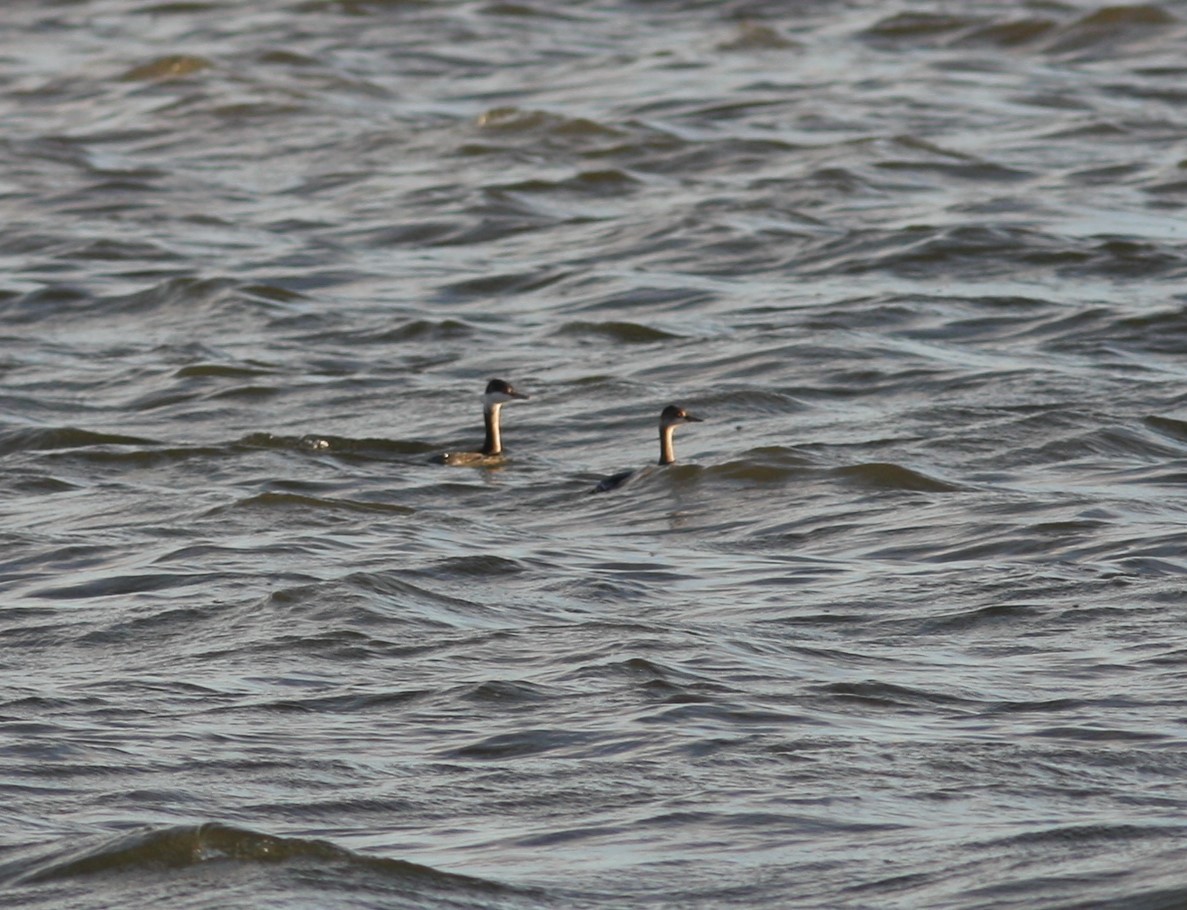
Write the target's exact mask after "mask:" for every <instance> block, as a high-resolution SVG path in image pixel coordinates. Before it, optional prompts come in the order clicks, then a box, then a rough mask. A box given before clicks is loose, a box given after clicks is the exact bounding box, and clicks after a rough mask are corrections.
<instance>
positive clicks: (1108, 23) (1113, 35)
mask: <svg viewBox="0 0 1187 910" xmlns="http://www.w3.org/2000/svg"><path fill="white" fill-rule="evenodd" d="M1178 22H1179V20H1178V19H1176V18H1175V17H1174V16H1172V15H1171V14H1170V13H1168V12H1167V11H1166V10H1164V9H1163V8H1162V7H1160V6H1154V5H1152V4H1134V5H1118V6H1106V7H1103V8H1101V9H1098V10H1096V11H1095V12H1092V13H1088V14H1087V15H1085V16H1083V17H1081V18H1080V19H1077V20H1075V21H1074V22H1072V23H1070V24H1069V25H1065V26H1063V27H1062V28H1060V29H1059V30H1058V31H1057V32H1056V34H1055V35H1054V36H1053V37H1052V39H1051V40H1050V41H1049V42H1048V43H1047V45H1046V50H1047V51H1048V52H1049V53H1054V54H1066V53H1069V52H1080V51H1086V50H1094V49H1101V48H1108V47H1112V46H1115V45H1119V44H1124V43H1127V42H1132V41H1140V40H1145V39H1146V38H1148V37H1150V36H1153V35H1156V34H1160V33H1163V32H1166V31H1168V30H1169V28H1170V27H1171V26H1174V25H1177V24H1178Z"/></svg>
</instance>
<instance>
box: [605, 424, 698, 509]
mask: <svg viewBox="0 0 1187 910" xmlns="http://www.w3.org/2000/svg"><path fill="white" fill-rule="evenodd" d="M682 423H701V418H700V417H695V416H693V415H692V414H689V413H688V411H686V410H684V408H682V407H680V405H676V404H670V405H668V406H667V407H666V408H664V409H663V411H662V412H660V415H659V463H660V464H661V465H663V464H671V463H672V462H674V461H675V460H676V447H675V446H674V445H673V444H672V436H673V435H674V434H675V432H676V427H678V426H680V424H682ZM634 473H635V472H634V471H623V472H621V473H619V474H611V475H610V476H609V477H606V478H604V479H603V480H602V481H601V482H600V483H599V484H598V485H597V486H596V487H594V489H593V492H595V493H605V492H606V491H607V490H613V489H616V488H618V487H620V486H622V485H623V484H624V483H626V481H627V478H629V477H630V476H631V475H632V474H634Z"/></svg>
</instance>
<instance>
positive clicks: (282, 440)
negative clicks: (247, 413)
mask: <svg viewBox="0 0 1187 910" xmlns="http://www.w3.org/2000/svg"><path fill="white" fill-rule="evenodd" d="M235 447H237V448H244V449H279V450H284V449H290V450H293V451H302V452H319V453H325V454H327V455H335V456H349V457H351V458H358V459H374V460H376V461H392V460H399V459H401V458H402V457H405V456H412V455H424V454H426V453H428V452H433V451H435V447H434V446H432V445H430V444H429V443H425V442H416V441H405V440H395V439H351V438H348V437H344V436H323V435H321V434H316V433H308V434H306V435H304V436H279V435H276V434H273V433H249V434H248V435H247V436H244V437H243V438H242V439H240V440H239V441H238V442H236V443H235Z"/></svg>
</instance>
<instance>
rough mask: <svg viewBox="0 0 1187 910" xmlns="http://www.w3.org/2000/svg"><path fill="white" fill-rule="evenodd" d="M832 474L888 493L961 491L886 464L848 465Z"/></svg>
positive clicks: (945, 482) (957, 486) (936, 480)
mask: <svg viewBox="0 0 1187 910" xmlns="http://www.w3.org/2000/svg"><path fill="white" fill-rule="evenodd" d="M833 473H834V474H835V475H836V476H837V477H840V478H842V479H844V480H846V481H849V482H850V483H853V484H855V485H857V486H861V487H866V488H869V489H873V490H885V491H888V492H900V491H909V492H916V493H953V492H956V491H957V490H960V489H961V487H960V486H959V485H957V484H953V483H948V482H947V481H944V480H940V479H939V478H936V477H929V476H928V475H926V474H922V473H920V472H919V471H914V470H912V469H911V468H906V467H903V466H902V465H897V464H891V463H888V462H870V463H868V464H857V465H849V466H846V467H843V468H836V469H834V471H833Z"/></svg>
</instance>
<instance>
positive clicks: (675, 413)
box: [659, 404, 701, 427]
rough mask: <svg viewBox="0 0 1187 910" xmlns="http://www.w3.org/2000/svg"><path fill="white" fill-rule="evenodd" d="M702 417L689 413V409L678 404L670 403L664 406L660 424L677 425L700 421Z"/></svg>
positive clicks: (664, 425)
mask: <svg viewBox="0 0 1187 910" xmlns="http://www.w3.org/2000/svg"><path fill="white" fill-rule="evenodd" d="M700 422H701V418H699V417H696V416H694V415H692V414H689V413H688V411H686V410H684V408H682V407H680V405H678V404H670V405H668V406H667V407H666V408H664V410H663V413H661V414H660V415H659V425H660V426H661V427H677V426H680V424H682V423H700Z"/></svg>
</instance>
